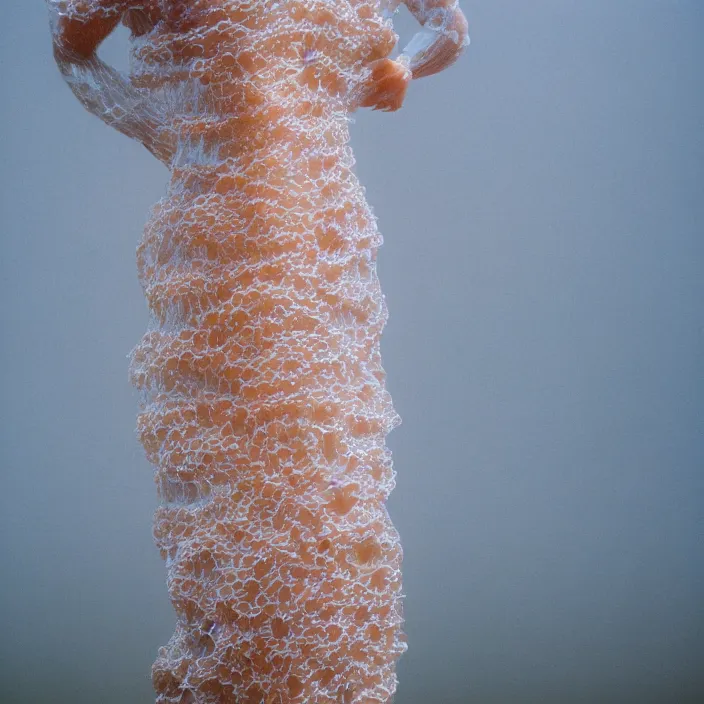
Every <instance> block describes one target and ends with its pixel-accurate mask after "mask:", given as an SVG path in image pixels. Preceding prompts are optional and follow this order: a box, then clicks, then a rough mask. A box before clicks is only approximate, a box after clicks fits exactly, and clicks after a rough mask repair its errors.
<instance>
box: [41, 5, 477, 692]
mask: <svg viewBox="0 0 704 704" xmlns="http://www.w3.org/2000/svg"><path fill="white" fill-rule="evenodd" d="M49 4H50V9H51V12H52V29H53V37H54V53H55V57H56V60H57V62H58V64H59V67H60V69H61V72H62V73H63V75H64V77H65V78H66V80H67V81H68V83H69V85H70V86H71V88H72V90H73V91H74V93H75V94H76V96H77V97H78V99H79V100H80V101H81V102H82V103H83V105H84V106H85V107H87V108H88V109H89V110H90V111H91V112H93V113H94V114H96V115H98V116H99V117H100V118H101V119H103V120H104V121H105V122H106V123H108V124H110V125H112V126H113V127H115V128H116V129H118V130H119V131H121V132H123V133H124V134H126V135H127V136H129V137H132V138H134V139H137V140H138V141H140V142H142V143H143V144H144V145H145V146H146V147H147V149H149V150H150V151H151V152H152V153H153V154H154V155H155V156H156V157H157V158H159V159H160V160H161V161H163V162H164V163H165V164H166V165H167V166H168V167H169V169H170V172H171V180H170V184H169V189H168V192H167V194H166V196H165V197H164V198H163V199H162V200H161V201H160V202H159V203H158V204H157V206H156V207H155V209H154V211H153V213H152V216H151V218H150V221H149V223H148V224H147V227H146V230H145V234H144V238H143V241H142V243H141V244H140V246H139V248H138V267H139V273H140V279H141V281H142V284H143V287H144V290H145V294H146V296H147V300H148V303H149V308H150V311H151V314H152V322H151V325H150V329H149V331H148V332H147V334H146V335H145V336H144V338H143V339H142V341H141V342H140V344H139V345H138V346H137V348H136V349H135V350H134V352H133V358H132V365H131V374H132V379H133V381H134V383H135V385H136V386H137V387H138V388H139V389H140V390H141V391H142V392H143V409H142V413H141V415H140V417H139V422H138V428H139V433H140V438H141V440H142V443H143V444H144V447H145V449H146V451H147V455H148V457H149V459H150V460H151V461H152V462H153V463H154V464H155V467H156V480H157V486H158V489H159V494H160V497H161V499H162V504H161V506H160V508H159V509H158V510H157V513H156V519H155V536H156V541H157V544H158V545H159V547H160V549H161V552H162V555H163V556H164V558H165V559H166V561H167V567H168V570H169V577H168V587H169V592H170V595H171V600H172V603H173V604H174V607H175V609H176V613H177V616H178V618H177V625H176V632H175V634H174V636H173V637H172V639H171V641H170V642H169V644H168V645H167V646H166V647H164V648H162V649H161V650H160V652H159V656H158V658H157V661H156V663H155V664H154V667H153V681H154V686H155V688H156V691H157V701H158V702H179V703H181V704H185V703H186V702H237V704H244V703H245V702H247V703H251V704H261V703H263V702H266V703H267V704H273V703H274V702H276V703H277V704H278V703H283V702H312V703H315V704H323V703H328V702H329V703H333V702H344V703H350V702H359V703H361V702H365V703H381V702H389V701H390V700H391V697H392V695H393V693H394V691H395V688H396V676H395V671H394V667H395V662H396V660H397V659H398V657H399V655H400V654H401V653H402V652H404V650H405V648H406V646H405V641H404V638H403V635H402V633H401V630H400V628H401V623H402V613H401V601H400V600H401V591H400V590H401V575H400V565H401V547H400V543H399V539H398V535H397V533H396V531H395V529H394V528H393V525H392V524H391V521H390V519H389V516H388V514H387V511H386V508H385V506H384V502H385V500H386V498H387V497H388V495H389V492H390V491H391V489H392V488H393V483H394V479H393V477H394V474H393V470H392V466H391V457H390V453H389V451H388V450H387V449H386V447H385V445H384V438H385V436H386V434H387V433H388V432H389V430H390V429H391V428H392V427H394V425H395V424H397V422H398V417H397V416H396V414H395V412H394V410H393V408H392V405H391V400H390V398H389V395H388V393H387V391H386V390H385V388H384V372H383V369H382V367H381V361H380V355H379V338H380V335H381V331H382V328H383V325H384V323H385V320H386V309H385V305H384V300H383V297H382V294H381V292H380V289H379V285H378V280H377V277H376V268H375V260H376V251H377V248H378V247H379V245H380V244H381V237H380V235H379V234H378V231H377V229H376V222H375V219H374V216H373V214H372V212H371V210H370V209H369V206H368V205H367V203H366V201H365V199H364V193H363V189H362V188H361V186H360V184H359V182H358V181H357V179H356V177H355V175H354V173H353V165H354V159H353V156H352V152H351V150H350V148H349V146H348V142H349V132H348V114H349V113H350V112H352V111H354V110H355V109H357V108H358V107H372V108H374V109H381V110H396V109H398V108H399V107H400V106H401V104H402V102H403V98H404V95H405V92H406V88H407V86H408V83H409V81H410V80H411V78H418V77H422V76H427V75H431V74H433V73H436V72H438V71H440V70H441V69H443V68H445V67H447V66H449V65H450V64H451V63H453V62H454V61H455V60H456V58H457V57H458V55H459V54H460V52H461V50H462V48H463V47H464V46H465V45H466V43H467V24H466V21H465V19H464V16H463V14H462V12H461V10H460V9H459V8H458V6H457V4H456V1H455V2H451V1H450V2H448V0H410V1H409V2H407V6H408V8H409V10H410V11H411V12H412V13H413V14H414V15H415V17H416V18H417V19H418V20H419V22H420V23H421V24H422V25H423V26H424V28H423V30H422V31H421V32H420V33H419V34H418V35H416V37H414V39H413V40H412V41H411V43H410V44H409V45H408V47H406V49H405V50H404V52H403V53H402V55H401V56H400V57H399V58H398V59H396V60H392V59H389V58H388V56H389V54H390V52H391V51H392V49H393V47H394V45H395V43H396V41H397V36H396V34H395V33H394V31H393V27H392V24H391V16H392V14H393V11H394V10H395V5H394V6H386V7H381V6H379V4H378V2H374V1H372V0H366V1H365V0H335V1H334V2H333V1H331V0H290V1H289V2H285V1H281V2H274V1H273V0H189V1H187V0H50V2H49ZM120 22H122V23H124V24H125V25H126V26H127V27H128V28H129V29H130V30H131V33H132V38H131V45H132V48H131V72H130V76H129V78H125V77H123V76H122V75H121V74H120V73H119V72H117V71H115V70H114V69H112V68H110V67H109V66H107V65H106V64H105V63H103V62H102V61H101V60H100V59H99V58H98V57H97V55H96V51H97V48H98V47H99V45H100V43H101V42H102V41H103V40H104V39H105V37H107V36H108V35H109V34H110V33H111V32H112V31H113V30H114V29H115V27H116V26H117V25H118V24H119V23H120Z"/></svg>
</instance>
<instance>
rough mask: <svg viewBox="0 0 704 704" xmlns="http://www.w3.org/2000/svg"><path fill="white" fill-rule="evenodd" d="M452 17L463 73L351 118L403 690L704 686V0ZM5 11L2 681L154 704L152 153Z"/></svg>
mask: <svg viewBox="0 0 704 704" xmlns="http://www.w3.org/2000/svg"><path fill="white" fill-rule="evenodd" d="M463 7H464V9H465V12H466V14H467V16H468V18H469V22H470V27H471V34H472V45H471V47H470V49H469V50H468V52H467V54H466V55H465V56H464V57H463V59H462V60H461V62H460V63H459V64H458V65H457V66H455V67H454V68H452V69H450V70H448V71H447V72H446V73H444V74H442V75H440V76H437V77H434V78H429V79H423V80H421V81H419V82H417V83H415V84H414V85H413V86H412V88H411V91H410V94H409V96H408V99H407V102H406V105H405V107H404V109H403V110H402V111H401V112H399V113H396V114H382V113H364V114H359V115H358V116H357V121H356V124H355V125H354V136H353V143H354V147H355V149H356V154H357V159H358V173H359V174H360V177H361V179H362V181H363V183H364V184H365V185H366V187H367V193H368V197H369V200H370V202H371V203H372V205H373V207H374V208H375V211H376V213H377V215H378V217H379V220H380V227H381V229H382V232H383V234H384V235H385V238H386V244H385V246H384V248H383V249H382V251H381V253H380V265H379V269H380V276H381V279H382V285H383V288H384V290H385V292H386V296H387V300H388V304H389V308H390V311H391V320H390V323H389V325H388V327H387V330H386V334H385V337H384V343H383V351H384V355H385V366H386V369H387V371H388V374H389V385H390V389H391V392H392V394H393V396H394V398H395V402H396V407H397V409H398V411H399V413H400V414H401V415H402V417H403V419H404V424H403V425H402V426H401V427H400V428H399V429H398V430H396V431H395V432H394V433H393V434H392V435H391V436H390V437H389V444H390V446H391V447H392V449H393V451H394V453H395V460H396V468H397V470H398V487H397V489H396V491H395V493H394V495H393V497H392V500H391V503H390V510H391V513H392V516H393V518H394V521H395V523H396V525H397V526H398V528H399V530H400V532H401V535H402V538H403V543H404V546H405V563H404V566H405V592H406V594H407V598H406V601H405V604H406V617H407V624H406V631H407V633H408V638H409V642H410V650H409V651H408V653H407V655H406V656H404V658H403V659H402V661H401V662H400V666H399V676H400V680H401V685H400V688H399V693H398V697H397V702H398V704H533V703H536V704H538V703H539V704H597V703H598V704H611V703H613V704H629V703H631V702H633V703H637V704H694V703H695V702H696V703H698V702H703V701H704V562H703V556H702V540H703V538H704V436H703V434H702V428H703V425H702V421H703V420H704V413H703V412H704V388H703V387H704V381H703V380H704V374H703V372H704V369H703V367H704V364H703V359H704V357H703V356H702V353H703V351H704V350H703V347H704V346H703V344H702V343H703V341H704V334H703V333H704V295H703V294H704V277H703V276H702V272H703V270H704V91H703V88H704V81H703V77H704V48H703V40H702V36H704V3H702V2H701V0H580V1H577V0H531V1H530V2H529V1H526V0H484V1H481V2H480V1H479V0H473V1H471V2H470V1H468V0H464V3H463ZM2 11H3V16H2V19H3V22H2V28H1V29H0V62H1V63H0V68H1V80H2V93H1V95H2V100H1V102H0V139H1V140H2V152H1V154H2V162H1V164H0V179H1V181H2V187H1V188H0V199H1V201H0V205H1V213H2V223H1V224H2V230H1V233H2V234H1V235H0V236H1V248H0V274H1V294H2V306H1V309H0V315H1V316H2V318H1V328H0V330H1V332H0V340H1V352H0V369H1V373H2V387H1V388H2V419H0V420H1V422H0V433H2V437H1V467H2V491H1V492H0V494H1V496H0V502H1V505H0V520H1V526H0V527H1V545H0V548H1V554H0V565H1V567H0V574H1V578H0V599H1V609H0V627H1V628H2V637H1V638H0V701H1V702H3V703H8V704H9V703H10V702H12V703H18V704H19V703H23V704H30V703H31V704H34V703H44V702H47V703H52V704H53V703H62V702H70V703H72V704H95V703H96V702H100V703H101V704H103V703H104V704H113V703H115V704H127V703H129V704H141V703H144V704H147V703H148V702H150V701H153V697H152V692H151V685H150V681H149V668H150V666H151V662H152V660H153V657H154V655H155V652H156V649H157V647H158V646H159V645H160V644H163V643H165V642H166V641H167V639H168V638H169V635H170V633H171V631H172V627H173V620H174V617H173V614H172V611H171V608H170V606H169V602H168V598H167V593H166V588H165V585H164V568H163V566H162V563H161V560H160V558H159V556H158V554H157V551H156V549H155V548H154V547H153V545H152V541H151V517H152V511H153V509H154V507H155V505H156V498H155V491H154V488H153V485H152V479H151V470H150V467H149V465H148V464H147V463H146V461H145V460H144V458H143V456H142V450H141V447H140V446H139V445H138V442H137V440H136V438H135V435H134V431H133V428H134V424H135V415H136V412H137V399H136V396H135V394H134V393H133V391H132V390H131V388H130V386H129V385H128V382H127V371H126V368H127V359H126V355H127V353H128V352H129V350H130V349H131V348H132V346H133V345H134V344H136V342H137V341H138V340H139V338H140V335H141V334H142V332H143V330H144V328H145V326H146V323H147V313H146V307H145V303H144V301H143V298H142V293H141V291H140V289H139V286H138V284H137V280H136V274H135V263H134V250H135V246H136V244H137V242H138V240H139V237H140V233H141V229H142V226H143V224H144V222H145V220H146V217H147V212H148V209H149V208H150V207H151V205H152V204H153V203H154V202H155V201H156V200H157V199H158V198H159V197H160V196H161V195H162V193H163V192H164V188H165V183H166V178H167V172H166V170H165V169H164V168H163V167H162V166H160V165H159V164H158V163H157V162H156V160H154V159H153V158H152V157H151V156H150V155H149V154H148V153H147V152H146V151H145V150H143V149H142V148H141V147H139V146H138V145H137V144H135V143H131V142H129V141H128V140H127V139H125V138H123V137H121V136H120V135H118V134H117V133H116V132H113V131H111V130H110V129H108V128H107V127H105V126H104V125H102V124H101V123H100V122H99V121H98V120H97V119H95V118H92V117H90V116H89V115H88V114H87V113H85V112H83V110H82V108H81V107H80V106H79V104H78V103H77V102H76V101H75V100H74V98H73V96H72V95H71V94H70V92H69V90H68V89H67V88H66V87H65V86H64V85H63V83H62V82H61V80H60V77H59V75H58V72H57V70H56V69H55V67H54V65H53V62H52V57H51V51H50V41H49V33H48V27H47V19H46V13H45V8H44V5H43V3H42V2H39V1H38V0H33V1H32V2H27V1H26V0H3V3H2ZM399 29H400V31H401V33H402V37H403V40H404V42H405V41H406V40H407V39H408V38H409V37H410V34H411V32H412V31H413V30H414V25H413V24H412V22H411V21H410V20H409V18H408V15H406V14H405V11H404V15H403V16H402V17H401V21H400V22H399ZM103 54H104V56H105V57H107V58H108V59H109V60H110V61H112V62H113V63H115V64H116V65H118V66H120V67H124V66H125V65H126V54H125V36H124V34H121V35H118V36H116V37H113V38H111V39H110V40H109V42H108V43H107V45H106V46H105V47H104V51H103Z"/></svg>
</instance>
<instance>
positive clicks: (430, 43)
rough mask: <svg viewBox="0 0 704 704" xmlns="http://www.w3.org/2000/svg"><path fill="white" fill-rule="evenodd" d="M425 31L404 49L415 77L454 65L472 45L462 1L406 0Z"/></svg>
mask: <svg viewBox="0 0 704 704" xmlns="http://www.w3.org/2000/svg"><path fill="white" fill-rule="evenodd" d="M403 2H404V3H405V5H406V7H407V8H408V10H409V11H410V13H411V14H412V15H413V16H414V17H415V18H416V19H417V20H418V22H420V24H421V25H422V26H423V29H422V30H421V31H420V32H418V33H417V34H416V35H415V36H414V37H413V39H411V41H410V42H409V43H408V45H407V46H406V47H405V48H404V50H403V52H402V54H401V56H400V57H399V59H402V57H406V61H408V67H409V68H410V70H411V72H412V74H413V78H423V77H424V76H432V75H433V74H434V73H438V72H439V71H442V70H443V69H445V68H447V67H448V66H451V65H452V64H453V63H455V61H457V59H458V58H459V55H460V54H461V53H462V51H463V49H464V48H465V47H466V46H467V45H468V44H469V35H468V33H467V30H468V28H467V20H466V19H465V16H464V14H463V12H462V10H461V9H460V6H459V3H458V0H403Z"/></svg>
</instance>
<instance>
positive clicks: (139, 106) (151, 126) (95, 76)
mask: <svg viewBox="0 0 704 704" xmlns="http://www.w3.org/2000/svg"><path fill="white" fill-rule="evenodd" d="M48 4H49V9H50V11H51V20H52V22H51V24H52V35H53V45H54V57H55V59H56V63H57V65H58V67H59V70H60V71H61V74H62V75H63V77H64V80H65V81H66V83H68V85H69V87H70V88H71V90H72V91H73V94H74V95H75V96H76V97H77V98H78V100H79V101H80V102H81V104H82V105H83V106H84V107H85V108H86V109H87V110H88V111H89V112H91V113H93V114H94V115H97V116H98V117H99V118H100V119H101V120H103V122H105V123H106V124H108V125H110V126H111V127H114V128H115V129H116V130H118V132H121V133H122V134H124V135H126V136H127V137H130V138H132V139H136V140H137V141H139V142H141V143H142V144H144V146H145V147H146V148H147V149H149V151H151V152H152V153H153V154H154V156H156V157H157V158H158V159H159V160H160V161H163V162H164V163H166V164H167V165H168V164H170V162H171V158H172V156H173V151H174V150H173V139H172V137H171V135H170V133H169V131H168V130H166V129H164V116H163V115H160V114H159V110H158V109H156V107H155V106H154V105H153V104H151V101H150V96H149V93H148V92H146V91H143V90H138V89H137V88H135V87H134V86H133V85H132V83H131V81H130V80H129V78H126V77H125V76H123V75H122V74H121V73H120V72H119V71H117V70H116V69H114V68H112V67H111V66H108V65H107V64H106V63H105V62H104V61H102V60H101V59H100V58H98V55H97V50H98V47H99V46H100V44H101V43H102V42H103V41H104V40H105V38H106V37H108V35H109V34H110V33H111V32H112V31H113V30H114V29H115V27H116V26H117V25H118V24H119V22H120V20H121V18H122V16H123V14H124V13H125V12H126V11H127V10H128V9H129V7H130V5H131V4H132V0H48Z"/></svg>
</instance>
